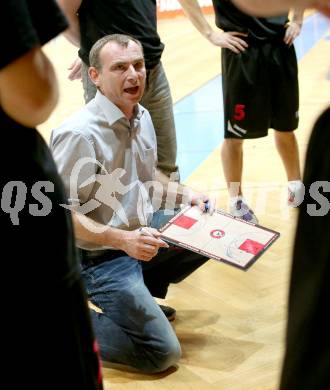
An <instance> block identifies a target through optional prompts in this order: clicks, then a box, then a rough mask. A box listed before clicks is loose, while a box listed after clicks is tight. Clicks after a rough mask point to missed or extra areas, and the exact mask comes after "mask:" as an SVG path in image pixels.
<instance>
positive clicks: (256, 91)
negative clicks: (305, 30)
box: [222, 41, 299, 139]
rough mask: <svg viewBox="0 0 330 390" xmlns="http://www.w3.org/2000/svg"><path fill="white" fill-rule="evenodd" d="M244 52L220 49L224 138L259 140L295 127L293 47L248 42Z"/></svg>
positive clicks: (296, 100)
mask: <svg viewBox="0 0 330 390" xmlns="http://www.w3.org/2000/svg"><path fill="white" fill-rule="evenodd" d="M248 44H249V47H248V49H247V50H246V51H245V52H242V53H240V54H235V53H233V52H232V51H231V50H229V49H222V80H223V99H224V124H225V126H224V129H225V131H224V134H225V138H238V139H240V138H243V139H244V138H259V137H264V136H266V135H267V134H268V129H269V128H272V129H275V130H278V131H293V130H295V129H296V128H297V127H298V117H299V115H298V109H299V90H298V66H297V58H296V53H295V50H294V47H293V46H290V47H288V46H287V45H286V44H285V43H284V42H282V41H274V42H258V41H257V42H256V41H250V42H248Z"/></svg>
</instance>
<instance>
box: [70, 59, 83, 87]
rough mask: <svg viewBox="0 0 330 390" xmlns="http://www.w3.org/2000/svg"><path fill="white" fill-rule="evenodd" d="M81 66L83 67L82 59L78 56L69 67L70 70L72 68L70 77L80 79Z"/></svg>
mask: <svg viewBox="0 0 330 390" xmlns="http://www.w3.org/2000/svg"><path fill="white" fill-rule="evenodd" d="M81 68H82V63H81V59H80V58H79V57H78V58H76V59H75V60H74V61H73V62H72V64H71V65H70V66H69V68H68V70H70V72H69V75H68V79H69V80H71V81H73V80H80V79H81Z"/></svg>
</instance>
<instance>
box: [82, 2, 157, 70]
mask: <svg viewBox="0 0 330 390" xmlns="http://www.w3.org/2000/svg"><path fill="white" fill-rule="evenodd" d="M156 10H157V9H156V0H111V1H110V0H83V1H82V4H81V6H80V8H79V11H78V16H79V23H80V35H81V43H80V46H81V48H80V50H79V56H80V57H81V59H82V60H83V61H84V62H85V64H87V65H89V58H88V55H89V51H90V49H91V47H92V46H93V44H94V43H95V42H96V41H97V40H98V39H100V38H102V37H103V36H105V35H108V34H127V35H131V36H132V37H134V38H135V39H138V40H139V41H140V42H141V44H142V46H143V51H144V58H145V62H146V68H147V69H152V68H153V67H154V66H156V65H157V64H158V63H159V61H160V58H161V55H162V52H163V50H164V45H163V43H161V41H160V38H159V35H158V33H157V17H156Z"/></svg>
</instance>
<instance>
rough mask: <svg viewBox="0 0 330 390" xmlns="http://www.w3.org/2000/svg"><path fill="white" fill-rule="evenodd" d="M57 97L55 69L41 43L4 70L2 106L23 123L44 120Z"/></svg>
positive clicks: (0, 77)
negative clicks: (40, 45)
mask: <svg viewBox="0 0 330 390" xmlns="http://www.w3.org/2000/svg"><path fill="white" fill-rule="evenodd" d="M57 100H58V87H57V80H56V76H55V72H54V69H53V66H52V64H51V63H50V61H49V60H48V58H47V57H46V56H45V54H44V53H43V52H42V49H41V48H40V47H39V46H38V47H34V48H33V49H31V50H30V51H28V52H27V53H26V54H24V55H23V56H21V57H20V58H18V59H16V60H15V61H13V62H11V63H10V64H9V65H7V66H6V67H4V68H2V69H1V70H0V105H1V108H2V109H3V110H4V111H5V112H6V113H7V114H8V115H9V116H10V117H11V118H13V119H14V120H16V121H17V122H19V123H21V124H22V125H25V126H28V127H35V126H37V125H38V124H40V123H42V122H44V121H45V120H46V119H47V118H48V116H49V115H50V113H51V112H52V110H53V109H54V107H55V105H56V103H57Z"/></svg>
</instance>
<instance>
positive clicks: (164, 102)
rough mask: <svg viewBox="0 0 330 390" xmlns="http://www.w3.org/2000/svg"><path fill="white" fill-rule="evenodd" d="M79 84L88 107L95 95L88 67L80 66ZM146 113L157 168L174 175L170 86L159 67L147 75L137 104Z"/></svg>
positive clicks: (174, 153)
mask: <svg viewBox="0 0 330 390" xmlns="http://www.w3.org/2000/svg"><path fill="white" fill-rule="evenodd" d="M82 82H83V87H84V98H85V102H86V103H88V102H89V101H90V100H91V99H93V97H94V96H95V94H96V87H95V85H94V84H93V83H92V81H91V80H90V78H89V76H88V67H87V66H86V65H85V64H83V66H82ZM140 103H141V104H142V106H144V107H145V108H146V109H147V110H148V111H149V113H150V115H151V119H152V123H153V125H154V127H155V132H156V137H157V155H158V168H159V169H160V170H161V171H162V172H164V173H165V174H166V175H168V176H169V175H170V174H171V173H172V172H176V173H177V177H176V178H175V177H174V178H173V180H178V179H179V174H178V167H177V165H176V154H177V145H176V131H175V123H174V114H173V101H172V95H171V90H170V86H169V84H168V81H167V77H166V74H165V71H164V69H163V65H162V64H161V63H159V64H158V65H156V66H155V67H154V68H153V69H150V70H148V71H147V79H146V88H145V91H144V94H143V97H142V100H141V102H140Z"/></svg>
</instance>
